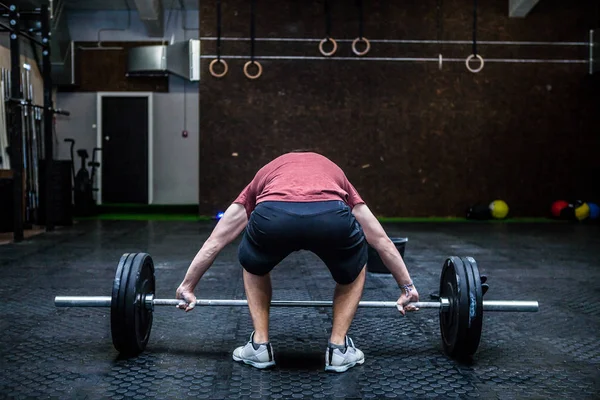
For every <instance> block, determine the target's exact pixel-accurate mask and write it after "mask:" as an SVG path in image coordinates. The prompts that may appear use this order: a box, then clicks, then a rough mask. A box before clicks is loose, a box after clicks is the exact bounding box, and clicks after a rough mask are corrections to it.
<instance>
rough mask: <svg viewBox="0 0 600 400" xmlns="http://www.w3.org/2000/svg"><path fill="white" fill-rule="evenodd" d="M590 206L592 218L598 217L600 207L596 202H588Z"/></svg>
mask: <svg viewBox="0 0 600 400" xmlns="http://www.w3.org/2000/svg"><path fill="white" fill-rule="evenodd" d="M588 207H589V208H590V219H597V218H598V217H600V207H599V206H598V204H596V203H588Z"/></svg>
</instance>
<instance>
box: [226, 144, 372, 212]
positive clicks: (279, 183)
mask: <svg viewBox="0 0 600 400" xmlns="http://www.w3.org/2000/svg"><path fill="white" fill-rule="evenodd" d="M327 200H342V201H343V202H345V203H346V204H348V206H349V207H350V208H354V206H355V205H357V204H360V203H364V201H363V199H362V198H361V197H360V195H359V194H358V192H357V191H356V189H355V188H354V186H352V184H351V183H350V182H349V181H348V178H346V175H345V174H344V171H342V169H341V168H340V167H338V166H337V165H336V164H335V163H334V162H332V161H331V160H329V159H328V158H327V157H324V156H322V155H320V154H317V153H308V152H307V153H287V154H284V155H282V156H279V157H277V158H276V159H274V160H273V161H271V162H270V163H268V164H267V165H265V166H264V167H262V168H261V169H260V170H259V171H258V172H257V173H256V175H255V176H254V179H253V180H252V182H250V183H249V184H248V186H246V188H245V189H244V190H243V191H242V192H241V193H240V195H239V196H238V197H237V198H236V199H235V201H234V203H239V204H242V205H243V206H244V207H245V208H246V212H247V213H248V217H249V216H250V213H251V212H252V211H253V210H254V208H255V207H256V205H257V204H258V203H261V202H263V201H289V202H292V201H293V202H311V201H327Z"/></svg>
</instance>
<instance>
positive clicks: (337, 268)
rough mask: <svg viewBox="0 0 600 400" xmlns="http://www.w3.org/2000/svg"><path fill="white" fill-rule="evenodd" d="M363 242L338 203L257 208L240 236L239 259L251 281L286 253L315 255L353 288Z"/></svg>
mask: <svg viewBox="0 0 600 400" xmlns="http://www.w3.org/2000/svg"><path fill="white" fill-rule="evenodd" d="M367 248H368V245H367V241H366V239H365V235H364V233H363V230H362V227H361V226H360V224H359V223H358V221H357V220H356V219H355V218H354V215H353V214H352V211H351V210H350V207H348V205H347V204H346V203H344V202H342V201H319V202H309V203H296V202H294V203H291V202H281V201H269V202H263V203H259V204H258V205H257V206H256V208H255V209H254V211H253V212H252V214H251V215H250V220H249V221H248V225H247V226H246V229H245V231H244V236H243V238H242V242H241V244H240V247H239V249H238V257H239V260H240V263H241V264H242V266H243V267H244V269H245V270H246V271H248V272H250V273H251V274H254V275H265V274H267V273H269V272H270V271H271V270H272V269H273V268H274V267H275V266H276V265H277V264H279V263H280V262H281V261H282V260H283V259H284V258H285V257H287V256H288V255H289V254H290V253H292V252H294V251H298V250H308V251H312V252H313V253H315V254H316V255H317V256H318V257H319V258H320V259H321V260H323V262H324V263H325V265H327V268H329V271H330V272H331V276H332V277H333V279H334V280H335V281H336V282H337V283H340V284H349V283H352V282H353V281H354V280H355V279H356V277H357V276H358V275H359V274H360V272H361V270H362V269H363V267H364V266H365V264H366V263H367Z"/></svg>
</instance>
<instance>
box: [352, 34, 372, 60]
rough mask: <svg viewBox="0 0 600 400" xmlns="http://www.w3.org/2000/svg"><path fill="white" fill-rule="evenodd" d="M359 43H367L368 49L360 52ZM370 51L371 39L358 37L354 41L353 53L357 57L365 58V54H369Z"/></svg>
mask: <svg viewBox="0 0 600 400" xmlns="http://www.w3.org/2000/svg"><path fill="white" fill-rule="evenodd" d="M358 42H365V46H366V47H365V49H364V50H363V51H358V49H357V48H356V45H357V43H358ZM369 50H371V42H369V39H367V38H365V37H357V38H356V39H354V40H353V41H352V51H353V52H354V54H356V55H357V56H364V55H365V54H367V53H368V52H369Z"/></svg>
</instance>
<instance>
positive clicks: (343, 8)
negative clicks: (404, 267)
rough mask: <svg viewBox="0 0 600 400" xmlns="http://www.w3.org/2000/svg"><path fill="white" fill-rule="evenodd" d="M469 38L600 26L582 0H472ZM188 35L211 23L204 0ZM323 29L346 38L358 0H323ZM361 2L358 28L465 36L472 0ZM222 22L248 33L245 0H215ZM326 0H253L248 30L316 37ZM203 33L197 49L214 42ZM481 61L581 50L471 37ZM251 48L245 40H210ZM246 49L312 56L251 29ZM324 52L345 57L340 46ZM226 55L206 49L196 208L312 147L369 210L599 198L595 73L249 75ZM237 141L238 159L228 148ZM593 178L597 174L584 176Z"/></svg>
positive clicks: (508, 67) (457, 70)
mask: <svg viewBox="0 0 600 400" xmlns="http://www.w3.org/2000/svg"><path fill="white" fill-rule="evenodd" d="M479 3H480V5H481V6H480V8H479V10H478V14H479V19H478V32H477V37H478V40H510V41H513V40H514V41H575V42H584V41H586V40H587V39H588V31H589V29H590V28H592V27H598V26H600V21H599V18H598V6H597V4H596V2H594V1H582V0H574V1H569V2H563V1H559V0H543V1H541V2H540V3H539V4H538V5H537V6H536V7H535V8H534V9H533V11H532V12H531V14H530V15H529V16H528V17H527V18H525V19H511V18H509V17H508V1H507V0H506V1H495V2H479ZM200 4H201V10H200V21H201V23H200V29H201V37H214V36H216V9H215V4H216V2H214V1H203V2H201V3H200ZM330 4H331V12H332V36H333V37H334V38H338V39H340V38H342V39H353V38H354V37H356V36H357V35H358V22H357V8H356V6H355V5H356V2H355V1H342V0H330ZM437 4H438V1H436V0H428V1H419V2H406V1H402V2H399V1H392V0H379V1H366V0H365V1H364V18H365V23H364V35H365V36H366V37H368V38H370V39H434V40H435V39H437V38H438V33H441V35H442V38H443V39H445V40H470V39H471V37H472V15H473V14H472V13H473V10H472V4H473V2H472V1H470V0H445V1H443V23H442V24H441V25H439V24H438V23H437V21H436V15H437V10H436V6H437ZM222 14H223V23H222V34H223V35H224V36H228V37H249V32H250V2H248V1H241V0H230V1H223V9H222ZM323 15H324V14H323V1H322V0H320V1H311V2H304V1H302V2H299V1H266V0H264V1H257V15H256V35H257V37H296V38H322V37H324V29H325V22H324V21H325V19H324V16H323ZM215 44H216V43H215V42H214V41H209V40H203V42H202V52H203V54H204V55H208V54H215V52H216V50H215V49H216V46H215ZM478 48H479V53H480V54H481V55H482V56H483V57H484V58H528V59H540V58H557V59H582V60H583V59H587V56H588V48H587V47H585V46H543V47H540V46H486V45H483V44H480V45H479V46H478ZM440 52H441V53H442V54H443V56H444V57H446V58H449V57H457V58H458V57H460V58H465V57H466V56H467V55H469V54H470V52H471V45H465V46H462V45H458V46H457V45H444V46H439V45H438V44H433V45H412V44H380V43H374V44H373V46H372V49H371V52H370V53H369V54H368V55H367V56H366V57H437V55H438V54H439V53H440ZM222 54H229V55H242V56H248V59H249V54H250V44H249V42H231V41H224V42H222ZM256 54H257V55H305V56H317V57H319V56H320V53H319V52H318V49H317V43H313V42H309V43H306V42H304V43H299V42H257V43H256ZM336 55H337V56H345V57H351V56H352V51H351V49H350V44H349V43H347V42H345V43H340V47H339V50H338V53H337V54H336ZM246 61H247V59H243V60H228V62H229V73H228V74H227V75H226V76H225V77H224V78H222V79H216V78H214V77H212V76H211V75H210V74H209V72H208V64H209V62H210V60H206V59H204V60H203V64H202V68H203V69H202V81H201V83H200V212H201V213H204V214H209V213H213V212H215V211H216V210H220V209H223V208H224V207H226V206H227V205H228V204H229V203H230V202H231V201H232V200H233V198H235V196H236V195H237V194H238V193H239V191H241V190H242V189H243V187H244V186H245V185H246V183H247V182H248V181H249V180H250V179H252V177H253V176H254V174H255V172H256V171H257V170H258V169H259V168H260V167H261V166H262V165H263V164H264V163H266V162H268V161H270V160H271V159H272V158H274V157H276V156H278V155H280V154H281V153H282V152H285V151H289V150H292V149H294V148H305V147H312V148H316V149H318V150H319V151H320V152H321V153H323V154H324V155H326V156H328V157H330V158H331V159H333V160H334V161H335V162H337V163H338V164H339V165H340V166H341V167H342V168H343V169H344V170H345V171H346V174H347V175H348V177H349V179H350V180H351V181H352V182H353V183H354V185H355V186H356V187H357V189H358V190H359V192H360V193H361V194H362V195H363V197H364V198H365V200H366V201H367V203H368V204H369V205H370V207H371V208H372V209H373V210H374V212H375V213H376V214H377V215H380V216H413V217H418V216H463V215H464V211H465V209H466V207H467V206H468V205H470V204H472V203H474V202H477V201H485V202H488V201H490V200H493V199H495V198H501V199H504V200H506V201H507V202H508V203H509V205H510V207H511V211H512V215H513V216H544V215H547V213H548V210H549V206H550V203H551V201H553V200H554V199H556V198H567V199H573V198H582V199H584V200H585V199H588V200H589V199H591V198H593V197H595V198H596V199H598V196H599V193H598V191H599V189H598V184H597V177H598V175H599V173H600V157H598V149H599V148H600V146H599V145H600V139H599V135H598V132H599V127H600V117H599V115H600V111H599V110H600V101H599V98H600V96H599V94H598V93H599V89H600V85H599V83H598V78H597V77H596V76H593V77H592V76H589V75H588V73H587V65H585V64H506V63H491V62H489V63H487V64H486V65H485V68H484V69H483V71H482V72H480V73H479V74H472V73H470V72H468V71H467V70H466V68H465V65H464V63H462V62H461V63H444V65H443V70H442V71H439V69H438V65H437V63H431V62H429V63H417V62H391V61H390V62H375V61H353V60H344V61H332V60H324V61H321V60H314V61H312V60H294V61H283V60H272V61H261V63H262V65H263V67H264V73H263V75H262V77H260V78H259V79H257V80H254V81H252V80H249V79H247V78H245V77H244V75H243V72H242V67H243V64H244V63H245V62H246ZM234 153H237V155H236V156H233V155H232V154H234ZM594 182H596V183H594Z"/></svg>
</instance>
